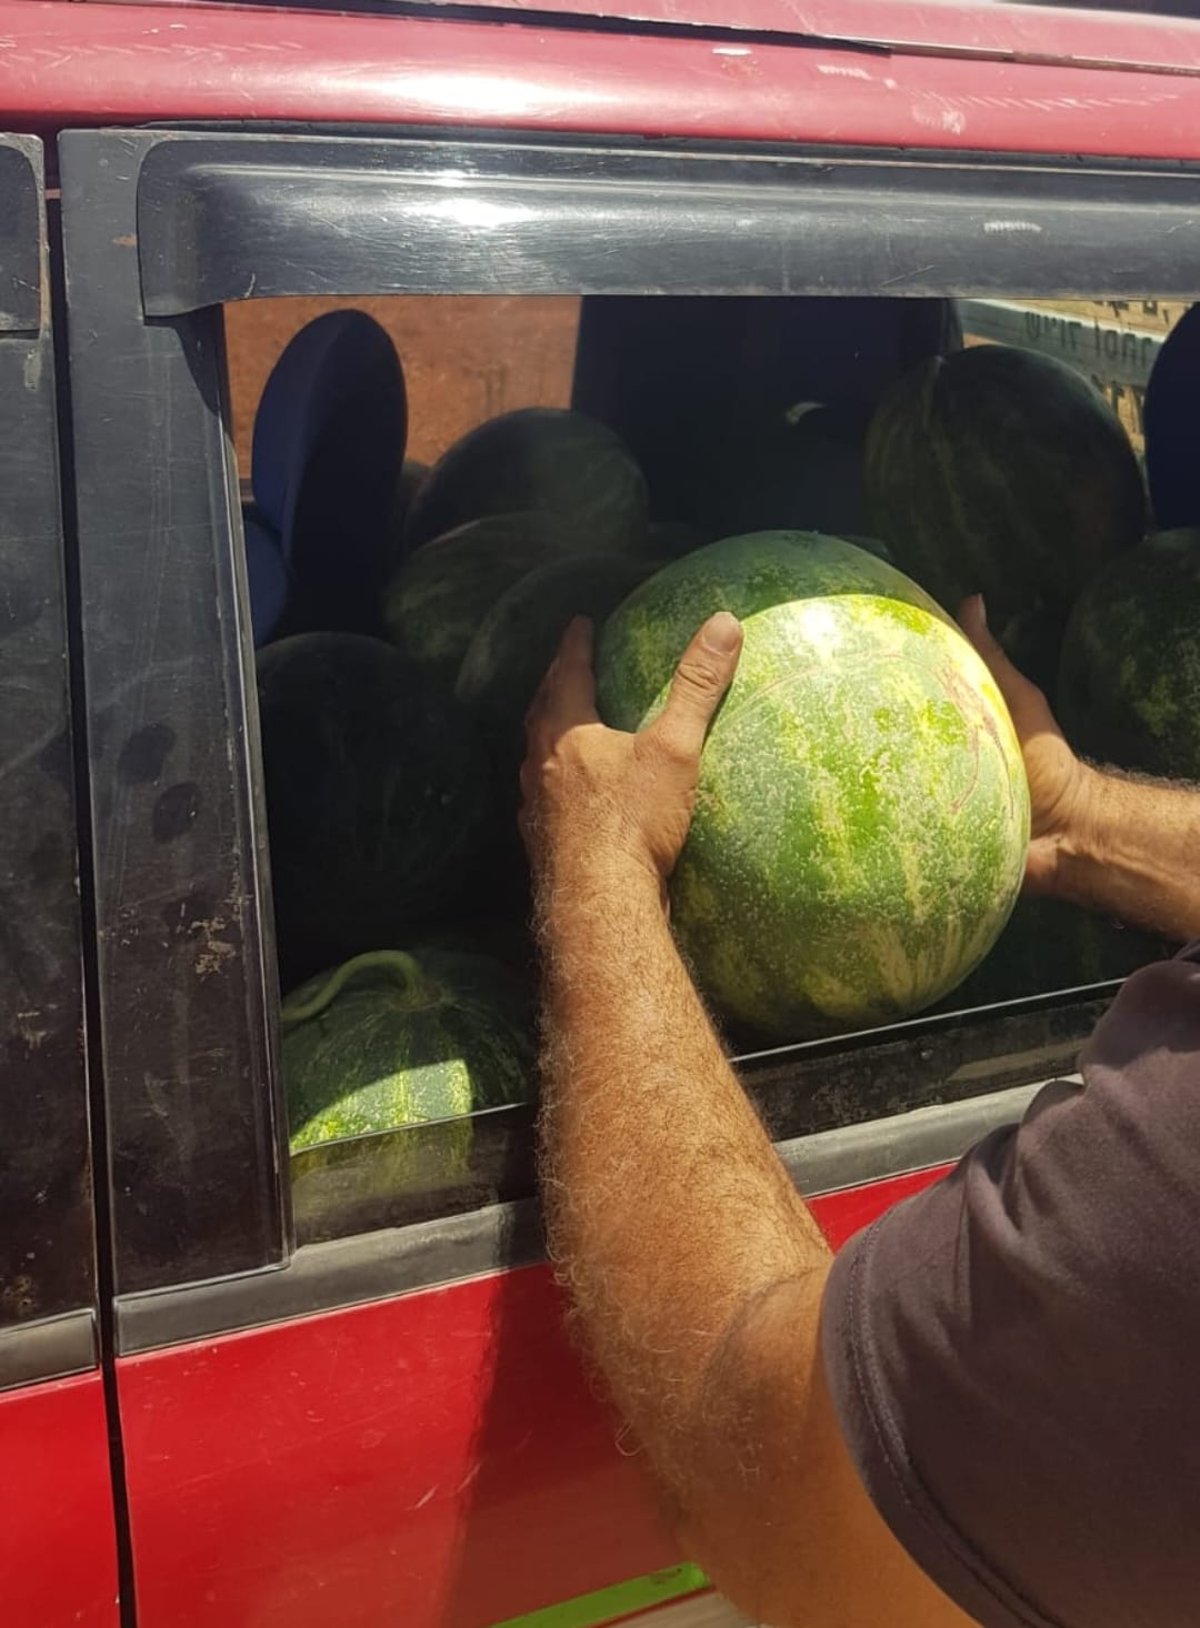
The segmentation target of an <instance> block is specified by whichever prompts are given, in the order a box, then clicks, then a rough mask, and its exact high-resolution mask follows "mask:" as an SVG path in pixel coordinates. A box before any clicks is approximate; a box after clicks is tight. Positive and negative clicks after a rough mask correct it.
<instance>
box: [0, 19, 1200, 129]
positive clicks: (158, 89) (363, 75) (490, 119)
mask: <svg viewBox="0 0 1200 1628" xmlns="http://www.w3.org/2000/svg"><path fill="white" fill-rule="evenodd" d="M0 42H2V43H3V45H4V49H3V50H0V122H3V124H4V125H5V126H6V127H9V128H19V129H35V130H40V131H46V130H49V129H53V128H55V127H57V126H62V125H72V124H74V125H79V124H95V123H107V124H122V123H138V122H145V121H149V120H168V121H169V120H172V119H179V120H183V119H239V120H254V119H291V120H310V121H322V120H324V121H332V120H343V121H355V122H357V121H363V122H374V121H378V122H383V123H410V124H418V125H431V124H458V125H462V124H466V125H488V126H492V127H504V128H524V129H530V130H535V131H536V130H555V131H578V132H583V133H586V132H597V131H606V132H613V133H631V134H639V135H646V136H658V135H661V136H691V137H701V138H706V139H718V138H734V139H741V140H762V141H802V142H823V143H853V144H867V145H878V146H900V147H940V148H946V147H952V148H978V149H985V150H993V151H1014V152H1017V151H1020V152H1047V153H1069V154H1073V153H1082V154H1095V155H1101V156H1103V155H1118V156H1122V157H1131V158H1154V157H1157V158H1193V157H1197V156H1200V77H1188V76H1187V75H1184V74H1179V75H1175V76H1169V75H1165V74H1160V73H1147V72H1134V71H1121V70H1117V69H1100V68H1097V69H1094V70H1093V69H1088V70H1084V69H1080V68H1064V67H1062V66H1048V65H1041V64H1036V63H1035V64H1026V63H1017V62H1001V61H989V60H966V59H963V58H955V57H952V56H945V57H942V56H933V55H931V56H905V55H900V54H895V55H891V56H885V55H874V56H872V55H867V54H864V53H862V52H858V51H854V50H850V49H847V50H838V49H826V48H823V47H814V48H811V49H803V50H798V49H795V48H793V47H790V46H787V45H760V44H758V43H752V42H747V43H745V44H735V43H730V42H723V41H711V40H700V39H688V38H665V37H630V36H622V35H617V34H594V33H589V32H586V31H574V30H570V31H568V30H561V31H556V30H553V29H550V30H547V29H541V28H534V27H530V26H526V25H521V24H515V23H514V24H513V25H511V26H509V25H488V24H482V23H480V24H471V23H459V22H449V21H443V20H438V19H434V20H431V21H430V20H424V19H413V18H398V17H386V16H372V15H365V16H356V17H336V16H330V15H327V14H323V13H310V12H305V13H291V12H285V13H272V14H270V15H269V16H268V15H267V14H264V13H263V12H261V11H257V12H256V11H243V10H240V9H239V10H225V9H199V10H192V9H184V8H178V7H170V6H165V7H160V8H158V9H152V8H144V7H140V6H114V5H100V4H97V5H87V6H79V5H75V4H69V3H66V0H0ZM1185 65H1190V66H1200V53H1197V52H1196V50H1195V49H1194V48H1193V49H1192V51H1191V55H1190V56H1189V57H1188V58H1187V59H1186V64H1185Z"/></svg>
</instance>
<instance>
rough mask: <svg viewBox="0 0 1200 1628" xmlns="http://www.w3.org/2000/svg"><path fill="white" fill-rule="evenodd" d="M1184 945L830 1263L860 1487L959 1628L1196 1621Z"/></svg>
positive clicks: (1197, 958) (830, 1311)
mask: <svg viewBox="0 0 1200 1628" xmlns="http://www.w3.org/2000/svg"><path fill="white" fill-rule="evenodd" d="M1198 962H1200V945H1192V946H1189V948H1188V950H1186V951H1184V952H1183V955H1182V956H1181V957H1180V958H1179V959H1177V960H1174V961H1166V962H1161V963H1159V964H1157V965H1155V966H1152V967H1147V968H1145V969H1144V970H1143V971H1141V972H1139V973H1137V974H1136V975H1135V976H1134V977H1133V978H1131V979H1130V980H1129V981H1128V982H1127V983H1126V985H1125V986H1124V988H1123V989H1122V991H1121V993H1120V994H1119V996H1118V997H1117V999H1116V1000H1115V1001H1114V1003H1113V1005H1112V1007H1111V1008H1110V1010H1109V1011H1108V1013H1107V1014H1106V1016H1105V1017H1104V1018H1103V1020H1102V1021H1101V1022H1100V1024H1099V1025H1098V1026H1097V1028H1096V1031H1095V1033H1094V1034H1093V1035H1092V1037H1091V1039H1090V1040H1089V1041H1088V1043H1087V1046H1086V1047H1085V1049H1084V1052H1083V1055H1082V1059H1081V1064H1080V1068H1081V1073H1082V1075H1083V1079H1084V1086H1083V1088H1082V1089H1079V1088H1077V1087H1074V1086H1071V1085H1067V1084H1062V1083H1057V1084H1054V1085H1050V1086H1047V1087H1046V1089H1045V1090H1043V1091H1042V1092H1041V1093H1040V1094H1039V1095H1038V1097H1037V1098H1036V1099H1035V1101H1034V1102H1033V1104H1032V1105H1031V1106H1030V1108H1029V1110H1028V1112H1027V1113H1026V1115H1025V1118H1024V1120H1023V1121H1022V1122H1021V1124H1020V1125H1019V1126H1011V1127H1009V1128H1007V1129H1005V1130H1002V1131H998V1132H996V1133H995V1134H993V1135H992V1136H989V1137H988V1138H987V1139H986V1140H985V1141H984V1142H982V1143H980V1145H979V1146H978V1147H976V1148H975V1149H974V1150H973V1151H972V1152H971V1153H969V1154H968V1155H967V1156H966V1158H965V1159H964V1160H963V1161H962V1163H961V1164H960V1165H959V1167H958V1169H957V1170H956V1171H955V1172H954V1173H953V1174H952V1175H951V1176H949V1177H948V1178H947V1179H946V1180H945V1181H942V1182H939V1183H938V1184H937V1185H936V1186H934V1187H933V1188H931V1189H929V1190H928V1191H927V1192H924V1193H922V1194H920V1195H919V1196H917V1197H916V1198H913V1199H910V1200H908V1201H907V1202H906V1203H903V1204H900V1205H898V1206H897V1207H896V1208H895V1209H893V1210H892V1211H890V1212H889V1213H888V1214H887V1215H885V1216H883V1217H882V1219H881V1220H879V1221H878V1222H876V1223H875V1225H874V1226H872V1227H870V1228H868V1229H867V1230H866V1231H865V1232H862V1233H860V1234H859V1235H858V1236H857V1237H856V1238H854V1239H853V1240H852V1241H851V1242H850V1244H849V1245H848V1246H847V1247H846V1249H845V1250H844V1251H843V1252H842V1254H841V1255H840V1256H839V1257H838V1260H837V1261H836V1263H835V1265H834V1268H833V1273H832V1277H831V1279H830V1283H829V1288H828V1291H827V1294H826V1300H825V1313H824V1328H823V1339H824V1350H825V1361H826V1366H827V1370H828V1373H829V1376H830V1383H831V1386H832V1389H833V1395H834V1399H835V1402H836V1405H837V1409H838V1413H839V1416H840V1419H841V1423H842V1427H843V1430H844V1432H845V1436H846V1440H847V1442H848V1444H849V1447H850V1451H851V1454H852V1455H853V1457H854V1459H855V1462H856V1463H857V1465H858V1468H859V1471H860V1473H861V1475H862V1478H863V1481H864V1483H865V1484H866V1487H867V1489H868V1491H869V1492H870V1494H871V1497H872V1499H873V1501H874V1503H875V1505H876V1507H877V1508H878V1509H879V1511H880V1513H881V1514H882V1515H883V1517H884V1519H885V1520H886V1521H887V1523H888V1525H889V1526H890V1527H891V1529H892V1531H893V1532H894V1534H895V1535H896V1537H897V1538H898V1539H899V1540H900V1542H901V1543H902V1544H903V1545H904V1547H905V1548H906V1549H907V1550H908V1552H909V1554H910V1555H911V1556H912V1557H913V1559H914V1560H915V1561H916V1562H917V1563H918V1564H919V1565H920V1566H921V1567H922V1568H923V1569H924V1571H925V1572H926V1573H927V1574H928V1575H929V1576H930V1577H931V1578H933V1580H934V1581H935V1582H936V1583H937V1584H938V1585H939V1586H940V1587H941V1588H942V1589H943V1590H944V1591H945V1593H947V1594H948V1595H950V1597H951V1598H952V1599H954V1600H955V1601H957V1603H958V1604H959V1605H960V1606H961V1607H962V1609H963V1610H964V1611H966V1612H967V1613H968V1614H969V1615H971V1616H973V1617H975V1618H976V1619H977V1620H978V1621H979V1622H980V1623H982V1624H984V1625H985V1628H1018V1625H1020V1628H1196V1625H1197V1624H1200V964H1197V963H1198Z"/></svg>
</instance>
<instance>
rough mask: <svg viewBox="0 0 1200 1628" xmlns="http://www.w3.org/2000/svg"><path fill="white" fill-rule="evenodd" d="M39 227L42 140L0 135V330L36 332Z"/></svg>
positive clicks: (40, 293) (40, 292)
mask: <svg viewBox="0 0 1200 1628" xmlns="http://www.w3.org/2000/svg"><path fill="white" fill-rule="evenodd" d="M43 226H44V221H43V206H42V144H41V142H40V141H38V140H37V138H36V137H35V136H0V334H4V333H25V334H36V333H40V331H41V328H42V320H43V317H44V315H45V313H44V311H43V305H44V283H43V263H42V255H43V247H42V245H43V238H44V231H43Z"/></svg>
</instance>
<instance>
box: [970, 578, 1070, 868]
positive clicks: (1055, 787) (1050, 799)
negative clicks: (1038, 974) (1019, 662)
mask: <svg viewBox="0 0 1200 1628" xmlns="http://www.w3.org/2000/svg"><path fill="white" fill-rule="evenodd" d="M958 620H959V624H960V626H961V627H962V630H963V632H964V633H965V634H966V635H967V638H968V639H970V641H971V643H972V644H973V645H974V646H975V648H976V650H978V652H979V654H980V655H981V656H982V657H983V659H984V661H985V662H986V663H987V665H988V667H989V668H990V670H991V674H992V677H993V678H994V679H995V680H996V684H997V686H998V688H999V690H1000V693H1001V695H1002V696H1003V697H1004V700H1005V702H1006V703H1007V706H1008V710H1009V713H1010V714H1011V716H1012V721H1013V727H1014V728H1015V729H1016V732H1017V738H1018V739H1019V740H1020V742H1021V751H1022V752H1023V754H1024V757H1025V773H1026V775H1027V776H1028V779H1029V798H1030V803H1031V805H1032V817H1033V819H1032V828H1031V839H1030V843H1029V855H1028V858H1027V860H1026V866H1025V885H1026V888H1027V889H1028V891H1029V892H1030V893H1050V894H1053V893H1057V892H1059V891H1061V887H1060V884H1061V880H1062V878H1061V875H1060V867H1061V863H1062V859H1063V854H1064V850H1068V849H1070V848H1072V847H1079V846H1081V845H1082V843H1083V842H1084V841H1086V838H1087V830H1088V825H1089V822H1090V820H1091V818H1092V805H1093V801H1094V799H1095V796H1096V790H1097V787H1096V783H1097V781H1098V780H1099V779H1100V776H1099V775H1098V774H1097V773H1096V771H1095V770H1094V769H1091V768H1089V767H1088V765H1087V764H1086V763H1083V762H1081V761H1080V759H1079V758H1077V757H1076V756H1075V753H1074V752H1073V751H1072V750H1071V748H1070V747H1069V746H1068V745H1067V742H1066V739H1065V737H1064V736H1063V732H1062V730H1061V729H1060V728H1059V727H1058V724H1057V723H1056V721H1055V718H1054V714H1053V713H1052V712H1051V711H1050V706H1049V703H1048V702H1047V700H1046V697H1045V696H1044V695H1043V694H1042V692H1041V690H1039V689H1038V687H1037V685H1036V684H1031V683H1030V681H1029V680H1028V679H1027V678H1026V677H1024V675H1023V674H1021V673H1019V672H1018V671H1017V669H1016V668H1015V667H1014V666H1013V664H1012V662H1011V661H1009V659H1008V656H1007V655H1006V654H1005V652H1004V650H1003V648H1002V647H1001V645H1000V644H998V643H997V641H996V640H995V639H994V638H993V637H992V633H991V631H990V629H989V628H988V625H987V613H986V611H985V609H984V604H983V596H982V595H981V594H974V595H973V596H972V597H971V598H970V599H967V600H964V602H963V604H962V605H961V606H960V607H959V612H958Z"/></svg>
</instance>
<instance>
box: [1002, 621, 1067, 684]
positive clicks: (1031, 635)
mask: <svg viewBox="0 0 1200 1628" xmlns="http://www.w3.org/2000/svg"><path fill="white" fill-rule="evenodd" d="M1066 631H1067V624H1066V618H1065V617H1064V616H1062V615H1061V614H1060V613H1059V612H1058V611H1054V610H1051V609H1050V608H1049V607H1048V606H1046V605H1031V606H1030V607H1029V608H1028V609H1027V610H1023V611H1018V612H1017V614H1016V615H1015V616H1014V617H1012V618H1011V619H1010V620H1009V621H1008V622H1007V623H1006V624H1005V626H1004V628H1003V629H1002V631H1001V633H1000V643H1001V645H1002V646H1003V648H1004V652H1005V654H1006V655H1007V656H1008V659H1009V661H1011V662H1012V664H1013V666H1014V667H1015V668H1016V669H1017V671H1018V672H1020V673H1024V675H1025V677H1026V678H1029V679H1032V680H1033V682H1034V683H1035V684H1036V685H1037V687H1038V689H1039V690H1041V691H1043V693H1044V694H1046V695H1053V694H1054V692H1055V689H1056V687H1057V685H1058V666H1059V662H1060V661H1061V659H1062V645H1063V639H1064V637H1065V635H1066Z"/></svg>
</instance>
